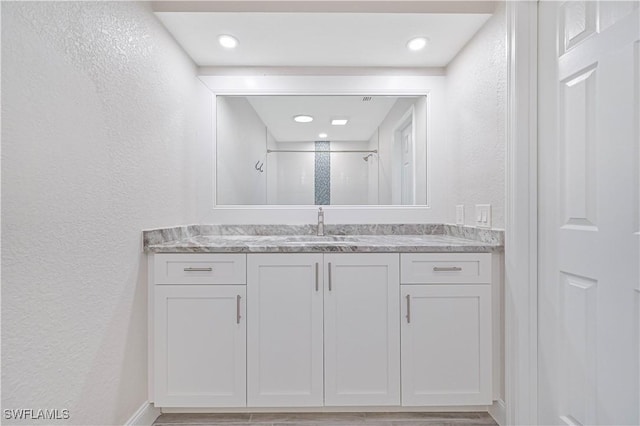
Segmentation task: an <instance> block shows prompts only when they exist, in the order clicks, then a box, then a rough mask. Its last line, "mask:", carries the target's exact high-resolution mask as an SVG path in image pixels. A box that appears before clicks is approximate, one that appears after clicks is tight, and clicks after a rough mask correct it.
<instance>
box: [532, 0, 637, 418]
mask: <svg viewBox="0 0 640 426" xmlns="http://www.w3.org/2000/svg"><path fill="white" fill-rule="evenodd" d="M638 5H639V3H638V2H617V1H603V2H596V1H567V2H555V1H543V2H541V3H540V13H539V31H538V34H539V69H538V75H539V80H538V81H539V83H538V84H539V87H538V89H539V105H540V108H539V158H538V162H539V171H538V175H539V244H538V246H539V271H538V275H539V294H538V306H539V308H538V309H539V312H538V318H539V323H538V338H539V347H538V349H539V363H538V366H539V371H538V386H539V389H538V422H539V423H540V424H635V425H637V424H640V417H639V407H640V395H639V391H638V389H639V387H640V383H639V377H640V373H639V362H640V354H639V353H638V345H639V342H638V322H639V311H638V306H639V299H638V298H639V294H638V292H637V290H638V288H639V287H640V273H639V268H640V266H639V259H640V254H639V241H638V239H639V231H640V210H639V206H640V180H639V175H638V165H639V163H640V160H639V152H640V151H639V145H640V142H639V135H640V125H639V124H638V122H639V120H640V119H639V117H640V106H639V102H640V10H639V8H638Z"/></svg>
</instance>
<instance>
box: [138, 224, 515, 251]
mask: <svg viewBox="0 0 640 426" xmlns="http://www.w3.org/2000/svg"><path fill="white" fill-rule="evenodd" d="M312 228H313V229H312ZM312 230H313V231H315V227H309V226H299V227H296V226H286V225H283V226H278V225H266V226H265V225H263V226H256V225H246V226H226V225H225V226H223V225H190V226H184V227H176V228H165V229H155V230H150V231H144V232H143V239H144V250H145V251H146V252H152V253H324V252H345V253H399V252H404V253H467V252H476V253H478V252H484V253H488V252H496V251H501V250H502V249H503V240H504V237H503V232H502V231H495V230H486V229H481V230H478V229H477V228H470V227H457V226H452V225H441V224H426V225H327V227H326V229H325V231H326V234H327V235H325V236H316V235H314V234H313V233H311V231H312Z"/></svg>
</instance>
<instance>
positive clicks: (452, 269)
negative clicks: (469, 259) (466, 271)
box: [433, 266, 462, 272]
mask: <svg viewBox="0 0 640 426" xmlns="http://www.w3.org/2000/svg"><path fill="white" fill-rule="evenodd" d="M433 271H434V272H460V271H462V268H461V267H459V266H434V267H433Z"/></svg>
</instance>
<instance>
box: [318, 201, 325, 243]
mask: <svg viewBox="0 0 640 426" xmlns="http://www.w3.org/2000/svg"><path fill="white" fill-rule="evenodd" d="M318 236H319V237H322V236H324V212H323V211H322V207H320V209H319V210H318Z"/></svg>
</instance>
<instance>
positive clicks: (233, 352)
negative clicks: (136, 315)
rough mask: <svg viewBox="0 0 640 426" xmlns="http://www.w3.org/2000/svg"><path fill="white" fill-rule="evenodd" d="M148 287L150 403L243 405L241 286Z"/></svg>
mask: <svg viewBox="0 0 640 426" xmlns="http://www.w3.org/2000/svg"><path fill="white" fill-rule="evenodd" d="M154 291H155V354H156V364H155V404H156V406H158V407H242V406H245V405H246V322H245V319H244V306H245V304H244V300H245V286H244V285H231V286H218V285H159V286H156V287H155V289H154Z"/></svg>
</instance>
